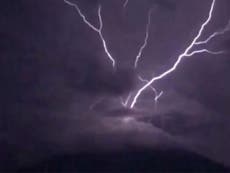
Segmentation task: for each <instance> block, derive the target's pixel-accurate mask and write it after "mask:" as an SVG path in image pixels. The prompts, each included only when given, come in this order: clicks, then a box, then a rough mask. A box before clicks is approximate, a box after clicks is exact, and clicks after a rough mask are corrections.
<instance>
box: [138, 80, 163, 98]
mask: <svg viewBox="0 0 230 173" xmlns="http://www.w3.org/2000/svg"><path fill="white" fill-rule="evenodd" d="M138 79H139V80H140V81H141V82H145V83H148V82H149V81H148V80H146V79H143V78H142V77H141V76H138ZM150 88H151V89H152V91H153V92H154V94H155V97H154V101H155V103H157V102H158V99H159V98H160V97H161V96H162V94H163V91H161V92H160V93H158V92H157V90H156V88H154V87H153V86H150Z"/></svg>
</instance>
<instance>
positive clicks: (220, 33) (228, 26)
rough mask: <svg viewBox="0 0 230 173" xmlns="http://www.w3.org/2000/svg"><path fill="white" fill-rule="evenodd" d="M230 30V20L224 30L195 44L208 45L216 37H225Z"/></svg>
mask: <svg viewBox="0 0 230 173" xmlns="http://www.w3.org/2000/svg"><path fill="white" fill-rule="evenodd" d="M229 30H230V20H229V21H228V23H227V25H226V26H225V28H224V29H222V30H220V31H217V32H214V33H213V34H211V35H210V36H209V37H208V38H207V39H206V40H203V41H198V42H196V43H195V44H196V45H200V44H206V43H208V42H209V41H210V40H212V39H213V38H215V37H216V36H218V35H223V34H225V33H226V32H228V31H229Z"/></svg>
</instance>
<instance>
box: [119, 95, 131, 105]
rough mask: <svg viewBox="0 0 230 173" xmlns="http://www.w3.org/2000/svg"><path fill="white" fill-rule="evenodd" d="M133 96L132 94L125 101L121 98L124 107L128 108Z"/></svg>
mask: <svg viewBox="0 0 230 173" xmlns="http://www.w3.org/2000/svg"><path fill="white" fill-rule="evenodd" d="M131 96H132V93H131V92H130V93H129V95H128V96H127V97H126V99H125V100H123V98H122V97H120V101H121V104H122V106H124V107H127V106H128V103H129V100H130V98H131Z"/></svg>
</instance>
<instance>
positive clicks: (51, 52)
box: [0, 0, 230, 166]
mask: <svg viewBox="0 0 230 173" xmlns="http://www.w3.org/2000/svg"><path fill="white" fill-rule="evenodd" d="M73 2H74V1H73ZM99 3H100V4H101V5H102V18H103V23H104V28H103V35H104V37H105V39H106V41H107V44H108V48H109V50H110V52H111V53H112V55H113V56H114V57H115V59H116V61H117V64H118V69H117V71H116V72H114V71H113V69H112V68H111V64H110V62H109V61H108V59H107V57H106V54H105V53H104V50H103V47H102V44H101V41H100V39H99V37H98V35H97V33H95V32H94V31H93V30H92V29H90V28H89V27H87V26H86V25H85V24H84V23H83V21H82V19H81V18H80V17H79V15H78V13H77V12H76V11H75V10H74V9H73V8H71V7H70V6H68V5H67V4H65V3H64V2H63V1H62V0H46V1H35V0H21V1H20V2H19V1H14V0H7V1H4V2H2V5H1V7H0V8H1V10H0V26H1V28H0V36H1V46H0V53H1V57H2V58H1V61H2V63H1V74H2V75H1V77H2V79H3V80H2V84H1V85H2V86H1V87H2V90H1V102H2V106H3V109H2V110H3V113H2V114H1V118H2V121H1V123H0V130H1V131H0V132H1V133H0V135H1V136H0V138H1V139H2V141H4V142H2V146H3V147H1V148H2V149H3V150H5V148H4V147H5V146H6V145H7V147H8V148H9V150H10V151H11V155H12V157H13V158H15V160H21V161H22V162H27V161H30V160H31V158H34V159H35V160H36V159H37V158H40V157H44V156H46V155H47V154H48V155H49V154H53V153H59V152H72V151H75V152H78V151H82V150H94V149H95V148H101V149H103V148H106V149H119V148H125V147H126V146H127V144H128V145H134V146H135V145H137V146H150V147H154V146H156V145H158V144H165V145H172V146H174V145H177V143H180V144H181V145H184V146H186V147H188V148H190V149H192V150H194V151H196V152H198V153H201V154H203V155H205V156H207V157H209V158H211V159H214V160H216V161H219V162H223V163H225V164H227V165H229V166H230V150H229V146H230V138H229V135H230V127H229V121H230V118H229V115H230V109H229V105H228V104H229V103H230V90H229V88H230V80H229V73H230V60H229V53H226V54H222V55H209V54H200V55H195V56H193V57H191V58H188V59H186V60H184V61H183V62H182V63H181V65H180V66H179V68H178V70H177V71H175V72H173V73H172V74H170V75H169V76H168V77H166V78H165V79H163V80H160V81H158V82H156V83H155V87H156V88H157V89H158V90H163V91H164V95H163V96H162V97H161V98H160V100H159V104H158V109H157V110H155V109H154V102H153V98H154V97H153V93H152V92H151V91H150V90H148V91H146V92H145V93H144V94H143V95H142V97H141V98H140V100H139V101H138V104H137V106H136V107H137V110H136V111H130V110H123V108H122V107H121V105H120V103H119V97H121V96H123V97H125V96H127V94H128V93H129V92H130V91H135V90H136V89H138V88H139V87H140V86H141V83H140V82H139V81H138V79H137V74H141V75H142V76H144V77H145V78H147V79H150V78H151V77H152V75H157V74H160V73H162V72H164V71H165V70H166V69H168V68H169V67H171V66H172V64H173V63H174V62H175V60H176V58H177V56H178V55H179V54H180V53H181V52H182V51H183V50H184V49H185V48H186V46H187V45H188V44H189V43H190V42H191V40H192V39H193V38H194V36H195V34H196V33H197V31H198V29H199V27H200V25H201V23H202V22H203V21H204V20H205V19H206V17H207V15H208V11H209V9H210V5H211V0H202V1H200V0H164V1H163V0H162V1H159V0H158V1H157V0H142V1H141V2H140V1H139V0H130V1H129V3H128V5H127V6H126V8H125V9H124V8H123V3H124V0H97V1H92V0H91V1H90V0H79V1H78V4H79V7H80V8H81V9H82V12H83V13H84V14H85V15H86V16H87V18H88V19H89V21H91V22H92V23H93V24H94V25H97V26H98V19H97V7H98V4H99ZM150 8H153V9H154V10H153V13H152V18H151V26H150V33H149V34H150V36H149V44H148V46H147V47H146V49H145V50H144V52H143V57H142V59H141V62H140V65H139V67H138V69H137V70H133V63H134V60H135V56H136V54H137V52H138V49H139V46H140V45H141V44H142V42H143V39H144V35H145V26H146V22H147V15H148V10H149V9H150ZM229 19H230V2H229V0H216V6H215V8H214V13H213V19H212V21H211V23H210V24H209V25H208V26H207V28H206V29H205V32H204V35H203V37H202V38H206V37H207V36H209V35H210V34H211V33H213V32H215V31H218V30H220V29H222V28H224V26H225V25H226V24H227V22H228V20H229ZM229 43H230V32H228V33H226V34H225V35H222V36H219V37H217V38H215V39H213V40H212V41H211V42H210V43H209V44H207V46H206V47H205V48H209V49H212V50H226V51H228V50H229V48H230V44H229ZM98 99H101V101H100V102H99V103H98V104H97V105H96V106H94V108H93V110H91V109H90V106H92V104H94V103H95V102H97V101H98ZM127 117H134V118H130V119H128V120H127V119H126V120H127V121H123V120H124V118H127ZM146 119H147V120H146ZM107 147H108V148H107ZM37 151H39V153H40V154H38V152H37ZM22 153H23V154H22Z"/></svg>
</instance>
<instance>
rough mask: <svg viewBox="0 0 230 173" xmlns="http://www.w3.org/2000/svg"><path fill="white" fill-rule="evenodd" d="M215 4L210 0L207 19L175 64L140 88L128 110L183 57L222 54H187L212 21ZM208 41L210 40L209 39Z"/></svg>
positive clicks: (194, 52) (204, 50)
mask: <svg viewBox="0 0 230 173" xmlns="http://www.w3.org/2000/svg"><path fill="white" fill-rule="evenodd" d="M215 2H216V0H212V3H211V7H210V10H209V15H208V17H207V19H206V20H205V21H204V23H203V24H202V25H201V27H200V29H199V31H198V34H197V35H196V36H195V38H194V39H193V40H192V42H191V43H190V45H189V46H188V47H187V48H186V49H185V51H184V52H183V53H182V54H180V55H179V56H178V58H177V60H176V62H175V63H174V64H173V66H172V67H171V68H169V69H168V70H167V71H165V72H163V73H162V74H160V75H158V76H156V77H154V78H152V79H151V80H149V81H148V83H146V84H145V85H144V86H143V87H142V88H140V89H139V90H138V91H137V93H136V95H135V96H134V97H133V100H132V102H131V105H130V108H133V107H134V106H135V104H136V103H137V100H138V98H139V97H140V95H141V94H142V92H143V91H145V90H146V89H147V88H148V87H150V86H151V85H152V84H153V83H154V82H155V81H157V80H160V79H162V78H164V77H166V76H167V75H168V74H170V73H172V72H173V71H174V70H176V69H177V67H178V65H179V64H180V63H181V61H182V59H183V58H185V57H191V56H192V55H194V54H198V53H204V52H207V53H210V54H219V53H222V52H212V51H209V50H206V49H202V50H198V51H193V52H192V53H189V52H190V51H191V49H192V48H193V47H194V45H196V44H197V43H199V41H198V39H200V37H201V35H202V33H203V31H204V28H205V26H206V25H207V24H208V23H209V22H210V20H211V19H212V14H213V9H214V6H215ZM209 40H210V39H209Z"/></svg>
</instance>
